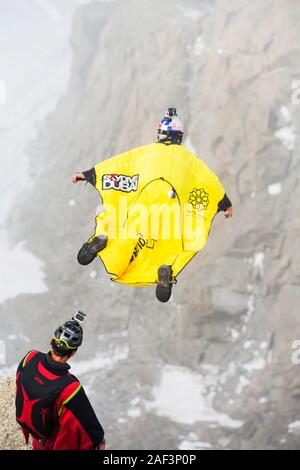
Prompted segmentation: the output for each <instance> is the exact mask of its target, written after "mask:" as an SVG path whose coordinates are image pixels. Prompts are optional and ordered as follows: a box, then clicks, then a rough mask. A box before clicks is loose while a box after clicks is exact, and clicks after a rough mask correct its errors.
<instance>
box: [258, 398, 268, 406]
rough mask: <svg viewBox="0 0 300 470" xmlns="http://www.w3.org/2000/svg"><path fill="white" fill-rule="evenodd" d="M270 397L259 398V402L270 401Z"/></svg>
mask: <svg viewBox="0 0 300 470" xmlns="http://www.w3.org/2000/svg"><path fill="white" fill-rule="evenodd" d="M268 401H269V400H268V399H267V397H261V398H260V399H259V400H258V403H261V404H262V405H263V404H265V403H268Z"/></svg>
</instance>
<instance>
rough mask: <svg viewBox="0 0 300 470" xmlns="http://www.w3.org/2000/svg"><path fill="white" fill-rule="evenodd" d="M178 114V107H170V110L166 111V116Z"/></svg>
mask: <svg viewBox="0 0 300 470" xmlns="http://www.w3.org/2000/svg"><path fill="white" fill-rule="evenodd" d="M174 116H177V110H176V108H168V111H166V114H165V117H170V118H172V117H174Z"/></svg>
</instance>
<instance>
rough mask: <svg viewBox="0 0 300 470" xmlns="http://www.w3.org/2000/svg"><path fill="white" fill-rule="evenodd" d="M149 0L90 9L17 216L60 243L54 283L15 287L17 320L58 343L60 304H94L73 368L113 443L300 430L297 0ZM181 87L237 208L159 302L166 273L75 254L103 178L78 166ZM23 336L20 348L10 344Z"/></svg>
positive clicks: (215, 440)
mask: <svg viewBox="0 0 300 470" xmlns="http://www.w3.org/2000/svg"><path fill="white" fill-rule="evenodd" d="M140 4H141V2H140V1H139V0H126V1H119V2H111V3H110V2H100V3H98V2H94V3H91V4H89V5H87V6H84V7H82V8H80V9H79V10H78V12H77V14H76V17H75V20H74V25H73V33H72V38H71V42H72V46H73V50H74V62H73V68H72V78H71V80H70V83H69V89H68V93H67V94H66V96H65V97H64V99H63V100H62V101H61V102H60V104H59V106H58V107H57V109H56V110H55V112H53V113H52V114H51V115H50V116H49V117H48V119H47V122H46V123H45V125H44V126H43V128H42V129H41V130H40V134H39V139H38V141H36V142H35V143H34V144H33V145H32V149H31V173H32V178H33V181H34V189H33V191H32V192H30V194H28V195H26V197H25V200H24V206H23V207H22V211H17V212H16V213H15V214H13V215H12V218H11V224H13V227H15V235H14V236H15V239H16V240H18V239H21V237H23V238H24V236H26V237H27V238H28V239H29V245H30V248H31V251H32V252H33V253H34V254H36V255H37V256H39V257H40V258H41V259H43V260H45V263H46V274H47V279H46V281H47V285H48V289H49V290H48V292H47V293H46V294H41V295H35V296H34V295H27V296H19V297H18V298H17V299H15V300H11V301H7V302H6V304H5V305H4V306H2V307H1V309H2V310H3V312H4V313H5V315H4V320H3V328H4V331H7V332H8V331H11V330H12V329H14V328H15V325H16V324H17V325H18V329H19V330H20V331H22V332H23V333H24V335H27V336H29V338H30V339H31V342H32V345H34V346H35V347H40V348H43V349H45V347H46V344H45V337H47V335H49V333H50V334H51V331H52V330H53V329H54V327H55V326H56V324H57V323H58V322H59V321H61V320H62V319H65V318H66V319H67V318H68V317H69V316H70V313H72V312H73V310H74V309H77V308H81V309H83V310H84V311H86V312H87V313H88V315H89V319H88V321H87V325H86V330H85V344H84V346H83V348H82V351H80V355H81V357H78V360H77V362H76V361H74V372H75V373H77V374H78V375H79V376H80V378H81V379H82V382H83V384H85V385H86V388H87V391H88V392H89V393H90V396H91V400H92V402H93V404H94V405H95V408H96V411H97V413H98V415H99V417H100V419H101V421H102V423H103V426H104V427H105V429H106V433H107V440H108V443H109V446H110V448H115V449H116V448H119V449H130V448H131V449H134V448H140V449H142V448H145V449H160V448H172V449H176V448H195V449H196V448H239V449H246V448H247V449H248V448H251V449H253V448H291V449H293V448H297V447H299V433H300V431H299V429H300V427H299V426H298V424H299V419H300V418H299V409H298V408H299V396H300V379H299V377H298V368H297V366H296V365H294V364H293V363H292V353H293V349H292V343H293V342H294V341H295V340H297V339H300V317H299V312H298V310H299V303H300V288H299V281H300V270H299V266H300V263H299V261H300V259H299V228H300V224H299V218H298V217H297V214H298V210H299V204H298V201H299V199H300V194H299V153H298V150H299V149H298V147H299V143H298V140H297V129H298V126H299V119H300V105H298V106H297V105H296V104H293V102H292V98H291V96H292V92H293V89H292V83H293V81H294V80H295V79H297V78H298V75H297V74H298V73H299V65H298V64H299V59H300V47H299V31H298V30H299V20H300V5H298V2H294V1H293V0H287V1H281V0H279V1H277V0H267V1H261V0H254V1H252V2H248V1H246V0H235V1H231V2H225V1H222V0H216V1H196V0H195V1H192V0H190V1H179V0H178V1H176V2H173V1H172V2H168V1H165V2H160V1H159V0H151V1H150V0H145V1H144V2H143V8H141V6H140ZM171 4H172V6H171ZM169 105H174V106H177V108H178V111H179V113H180V117H181V118H182V120H183V121H184V122H185V127H186V145H187V146H189V147H190V148H194V150H195V152H196V153H197V154H199V155H201V156H202V157H203V158H204V159H205V160H206V161H207V163H208V164H209V166H210V167H211V168H212V169H214V171H216V173H217V174H218V175H219V176H220V178H221V180H222V182H223V184H224V186H225V188H226V191H227V193H228V195H229V196H230V198H231V199H232V201H233V205H234V210H235V212H234V218H233V219H232V220H231V221H225V220H224V219H223V217H222V216H221V215H219V216H218V217H217V218H216V219H215V221H214V225H213V228H212V231H211V234H210V239H209V241H208V244H207V246H206V247H205V249H204V250H203V252H202V253H200V254H199V255H198V256H197V257H196V258H195V259H194V260H193V262H192V263H190V265H189V266H188V267H187V268H186V270H185V271H184V272H183V273H182V275H181V276H180V278H179V279H178V281H179V282H178V285H177V286H176V288H175V290H174V295H173V300H172V301H171V302H170V303H169V304H168V305H160V304H158V303H157V302H156V301H155V300H154V291H153V289H151V288H141V289H133V288H129V287H124V286H118V285H114V284H112V283H110V282H109V280H108V279H107V276H106V275H105V273H104V270H103V268H102V267H101V266H100V264H99V263H97V262H95V264H94V265H92V266H91V267H88V268H81V267H80V266H79V265H77V263H76V253H77V250H78V248H79V247H80V246H81V244H82V242H83V241H85V240H86V239H87V238H88V237H89V235H90V234H91V233H92V230H93V219H94V213H95V208H96V206H97V204H98V196H97V194H96V192H93V190H92V188H91V187H86V186H85V185H81V186H79V185H78V186H76V187H73V186H72V185H71V184H70V181H69V177H70V175H71V174H72V173H73V172H74V171H76V170H85V169H88V168H90V167H91V166H93V164H95V163H97V162H98V161H100V160H101V159H103V158H105V157H107V156H110V155H113V154H115V153H118V152H120V151H125V150H127V149H129V148H131V147H134V146H139V145H141V144H145V143H148V142H151V141H152V140H153V139H154V137H155V123H156V122H157V120H158V118H159V117H160V116H161V114H162V112H164V110H165V108H167V107H168V106H169ZM20 221H22V223H20ZM24 348H25V349H26V348H28V346H26V345H25V344H24V343H22V342H19V343H18V346H17V348H15V349H14V350H12V349H11V350H10V349H9V350H8V356H9V358H10V360H11V362H16V361H17V359H19V357H20V356H22V354H23V353H24V352H25V351H24ZM298 367H299V366H298Z"/></svg>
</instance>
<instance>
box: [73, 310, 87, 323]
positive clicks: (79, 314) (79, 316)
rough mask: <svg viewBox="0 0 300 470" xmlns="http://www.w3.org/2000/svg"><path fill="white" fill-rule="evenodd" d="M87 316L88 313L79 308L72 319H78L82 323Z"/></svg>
mask: <svg viewBox="0 0 300 470" xmlns="http://www.w3.org/2000/svg"><path fill="white" fill-rule="evenodd" d="M85 317H86V313H83V312H81V311H80V310H78V312H76V313H75V315H73V317H72V320H75V321H77V322H78V323H79V324H80V325H82V323H83V322H84V320H85Z"/></svg>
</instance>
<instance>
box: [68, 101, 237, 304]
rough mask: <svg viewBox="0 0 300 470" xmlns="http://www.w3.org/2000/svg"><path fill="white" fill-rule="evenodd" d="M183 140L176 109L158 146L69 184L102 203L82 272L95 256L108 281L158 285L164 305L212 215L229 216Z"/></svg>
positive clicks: (81, 256) (218, 190)
mask: <svg viewBox="0 0 300 470" xmlns="http://www.w3.org/2000/svg"><path fill="white" fill-rule="evenodd" d="M183 133H184V130H183V125H182V123H181V121H180V120H179V119H178V116H177V111H176V108H169V109H168V110H167V112H166V113H165V116H164V117H163V119H162V120H161V121H160V122H159V123H158V126H157V142H156V143H152V144H149V145H145V146H143V147H138V148H136V149H133V150H129V151H128V152H125V153H123V154H120V155H116V156H115V157H112V158H109V159H107V160H104V161H102V162H101V163H99V164H98V165H96V166H95V167H93V168H92V169H90V170H87V171H84V172H77V173H75V174H74V175H73V176H72V178H71V180H72V182H73V183H74V184H76V183H77V182H78V181H87V182H90V183H91V184H92V185H93V186H94V187H95V188H96V189H97V191H98V192H99V194H100V196H101V198H102V211H101V213H99V214H98V215H97V217H96V228H95V233H94V235H93V236H92V237H90V238H89V240H88V241H87V242H86V243H84V244H83V246H82V247H81V249H80V250H79V252H78V255H77V260H78V262H79V263H80V264H81V265H87V264H89V263H91V262H92V261H93V260H94V259H95V258H96V257H97V256H98V257H99V258H100V259H101V260H102V262H103V264H104V266H105V268H106V271H107V272H108V273H109V274H111V279H112V280H113V281H116V282H119V283H122V284H127V285H134V286H143V285H151V284H154V285H156V297H157V299H158V300H159V301H160V302H167V301H168V300H169V299H170V297H171V292H172V286H173V284H174V283H175V282H176V278H177V276H178V274H179V273H180V272H181V271H182V270H183V269H184V267H185V265H186V264H187V263H188V262H189V261H190V260H191V259H192V258H193V257H194V256H195V255H196V253H197V252H198V251H200V250H201V249H202V248H203V247H204V245H205V243H206V240H207V238H208V235H209V231H210V227H211V223H212V221H213V219H214V217H215V215H216V214H217V213H218V212H220V211H223V212H225V217H226V218H227V219H228V218H230V217H232V215H233V210H232V204H231V202H230V200H229V198H228V196H227V195H226V193H225V190H224V188H223V186H222V184H221V182H220V180H219V179H218V177H217V176H216V175H215V174H214V173H213V172H212V171H211V170H210V169H209V168H208V167H207V165H206V164H205V163H204V161H203V160H201V159H200V158H198V157H197V156H196V155H194V154H193V153H192V152H190V151H189V150H188V149H186V148H185V147H184V146H183V145H182V139H183ZM174 214H175V215H174ZM196 226H197V228H195V227H196Z"/></svg>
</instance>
